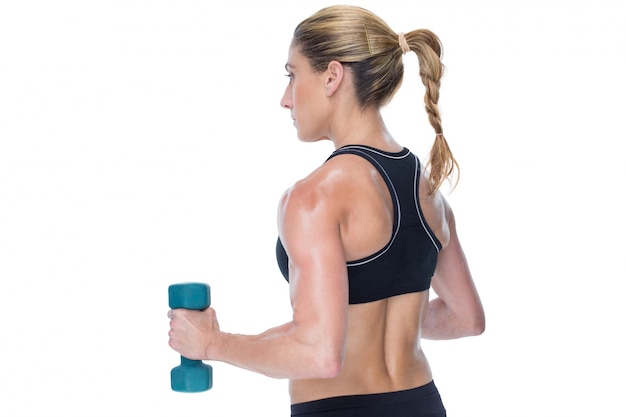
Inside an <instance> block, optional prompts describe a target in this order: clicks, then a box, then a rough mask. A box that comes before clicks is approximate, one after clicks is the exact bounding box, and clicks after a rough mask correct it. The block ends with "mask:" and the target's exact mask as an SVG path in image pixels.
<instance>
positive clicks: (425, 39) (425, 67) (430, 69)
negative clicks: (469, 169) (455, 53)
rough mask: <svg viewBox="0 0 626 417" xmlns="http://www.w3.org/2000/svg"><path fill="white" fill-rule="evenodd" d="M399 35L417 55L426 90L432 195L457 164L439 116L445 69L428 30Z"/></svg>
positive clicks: (433, 36) (456, 167)
mask: <svg viewBox="0 0 626 417" xmlns="http://www.w3.org/2000/svg"><path fill="white" fill-rule="evenodd" d="M400 35H401V38H402V37H405V38H406V42H407V43H408V45H409V46H410V48H411V50H412V51H414V52H415V53H416V54H417V58H418V60H419V67H420V78H421V80H422V83H423V84H424V86H425V87H426V93H425V94H424V105H425V108H426V112H427V113H428V121H429V122H430V125H431V126H432V127H433V129H434V130H435V142H434V143H433V146H432V148H431V150H430V154H429V158H428V163H427V166H428V168H429V169H430V175H429V180H430V183H431V186H432V190H431V194H432V193H435V192H436V191H437V190H438V189H439V187H440V186H441V184H442V183H443V181H444V180H446V179H448V178H449V177H450V176H451V175H452V173H453V172H454V170H455V169H456V171H457V173H458V171H459V164H458V163H457V162H456V159H454V156H453V155H452V151H450V147H449V146H448V142H447V141H446V138H445V136H444V135H443V128H442V126H441V115H440V113H439V105H438V103H439V87H440V85H441V83H440V81H441V77H442V76H443V71H444V66H443V64H442V63H441V56H442V47H441V42H440V41H439V38H438V37H437V36H436V35H435V34H434V33H433V32H431V31H429V30H427V29H419V30H415V31H412V32H409V33H407V34H406V35H403V34H400ZM457 181H458V175H457ZM455 185H456V183H455Z"/></svg>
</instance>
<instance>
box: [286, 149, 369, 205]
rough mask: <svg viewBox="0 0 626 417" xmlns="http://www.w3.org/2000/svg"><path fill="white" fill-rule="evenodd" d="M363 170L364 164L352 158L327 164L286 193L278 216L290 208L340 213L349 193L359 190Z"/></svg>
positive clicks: (334, 160)
mask: <svg viewBox="0 0 626 417" xmlns="http://www.w3.org/2000/svg"><path fill="white" fill-rule="evenodd" d="M364 162H365V163H364ZM364 169H367V163H366V161H364V160H363V161H362V158H358V157H355V156H354V155H339V156H336V157H335V158H332V159H331V160H329V161H326V162H325V163H324V164H322V165H321V166H320V167H318V168H317V169H315V170H314V171H313V172H311V173H310V174H309V175H307V176H306V177H305V178H303V179H301V180H299V181H297V182H296V183H295V184H294V185H293V186H292V187H290V188H289V189H288V190H287V191H285V193H284V194H283V196H282V198H281V200H280V207H279V208H280V214H281V215H282V214H286V213H287V212H288V211H289V210H290V209H296V210H298V211H301V210H304V211H305V212H307V211H311V210H325V211H327V212H328V211H335V212H337V213H339V212H340V211H341V210H342V209H343V208H345V206H346V205H347V203H348V202H349V201H350V197H351V194H352V193H354V192H355V190H358V189H359V187H358V182H359V181H362V178H363V175H361V174H360V173H359V171H362V170H364Z"/></svg>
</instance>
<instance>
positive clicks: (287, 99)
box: [280, 86, 293, 109]
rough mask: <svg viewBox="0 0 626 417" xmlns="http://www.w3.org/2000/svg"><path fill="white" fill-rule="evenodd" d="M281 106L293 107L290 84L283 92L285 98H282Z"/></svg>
mask: <svg viewBox="0 0 626 417" xmlns="http://www.w3.org/2000/svg"><path fill="white" fill-rule="evenodd" d="M280 107H282V108H284V109H291V108H292V107H293V106H292V103H291V94H290V92H289V86H287V88H285V92H284V93H283V98H281V99H280Z"/></svg>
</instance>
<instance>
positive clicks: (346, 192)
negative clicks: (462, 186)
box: [290, 143, 449, 403]
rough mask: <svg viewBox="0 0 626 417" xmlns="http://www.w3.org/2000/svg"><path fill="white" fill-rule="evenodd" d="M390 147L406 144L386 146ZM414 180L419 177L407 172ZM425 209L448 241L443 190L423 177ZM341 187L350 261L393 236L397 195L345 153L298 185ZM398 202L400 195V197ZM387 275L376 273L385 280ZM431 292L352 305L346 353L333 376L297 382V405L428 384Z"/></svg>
mask: <svg viewBox="0 0 626 417" xmlns="http://www.w3.org/2000/svg"><path fill="white" fill-rule="evenodd" d="M384 146H387V149H382V151H383V152H386V153H394V155H395V154H397V153H399V151H401V150H402V149H403V148H402V147H400V146H399V145H397V144H395V143H391V144H384ZM406 181H407V182H409V183H413V178H410V177H409V178H406ZM418 181H419V190H420V197H419V207H420V209H421V213H422V214H423V215H424V221H425V222H426V224H427V225H428V226H429V227H428V229H429V231H431V232H432V233H433V234H434V235H435V238H436V239H437V241H439V242H440V243H441V245H442V246H445V245H446V244H447V242H448V239H449V234H448V229H447V223H446V219H445V209H444V204H443V201H442V199H441V197H440V196H439V195H438V194H435V195H433V196H430V195H429V191H430V185H429V183H428V180H427V179H426V178H424V176H423V175H420V176H419V180H418ZM320 184H324V185H323V186H324V187H327V188H330V187H335V188H337V190H333V191H331V192H330V193H331V195H332V198H333V200H334V204H336V205H338V206H343V207H344V210H343V211H342V213H343V216H341V219H340V222H339V223H340V229H341V240H342V242H343V247H344V254H345V257H346V261H348V262H350V261H355V260H360V259H364V258H367V257H368V256H370V255H372V254H375V253H377V252H379V251H380V250H381V248H384V247H385V246H386V245H387V244H388V243H389V242H390V240H391V239H392V236H393V234H394V230H393V228H394V217H396V220H397V217H398V214H400V213H396V214H394V199H393V198H392V196H391V192H392V191H390V188H389V185H388V184H387V183H386V182H385V179H384V178H383V176H382V175H381V172H380V171H379V169H378V168H376V167H375V166H374V164H373V163H372V161H368V160H367V159H365V158H364V157H362V156H359V155H353V154H347V155H340V156H336V157H334V158H332V159H330V160H329V161H327V162H326V163H325V164H324V165H323V166H322V167H320V169H318V170H317V171H316V172H314V173H313V174H312V175H311V176H310V177H309V178H307V179H305V180H304V181H303V182H301V183H299V184H297V185H296V187H298V186H301V187H314V188H315V187H319V186H320ZM396 200H397V198H396ZM388 278H389V277H386V276H379V277H376V279H377V280H379V281H383V280H386V279H388ZM428 301H429V292H428V290H424V291H420V292H413V293H405V294H400V295H396V296H392V297H389V298H383V299H379V300H376V301H372V302H365V303H356V304H351V305H350V306H349V308H348V323H347V335H346V341H347V342H346V352H345V357H344V363H343V367H342V370H341V372H340V373H339V375H337V376H336V377H334V378H330V379H328V378H324V379H306V380H293V381H291V385H290V392H291V399H292V402H293V403H300V402H306V401H311V400H315V399H320V398H327V397H333V396H341V395H352V394H369V393H382V392H392V391H399V390H406V389H410V388H414V387H418V386H422V385H425V384H427V383H428V382H430V381H431V380H432V375H431V372H430V368H429V366H428V362H427V360H426V357H425V356H424V355H423V353H422V351H421V348H420V329H421V324H422V321H423V317H424V315H425V313H426V311H427V308H428Z"/></svg>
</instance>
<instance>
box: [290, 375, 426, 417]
mask: <svg viewBox="0 0 626 417" xmlns="http://www.w3.org/2000/svg"><path fill="white" fill-rule="evenodd" d="M432 395H436V396H437V397H439V391H438V390H437V387H436V386H435V382H434V381H431V382H429V383H428V384H426V385H422V386H420V387H417V388H411V389H407V390H402V391H393V392H383V393H377V394H357V395H343V396H340V397H330V398H323V399H321V400H314V401H309V402H304V403H297V404H292V405H291V415H292V416H297V415H300V414H306V413H313V412H323V411H336V410H343V409H351V408H355V407H368V406H374V405H376V406H382V405H385V404H399V403H403V402H408V401H416V400H417V401H419V400H420V399H421V398H427V397H430V396H432Z"/></svg>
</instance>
